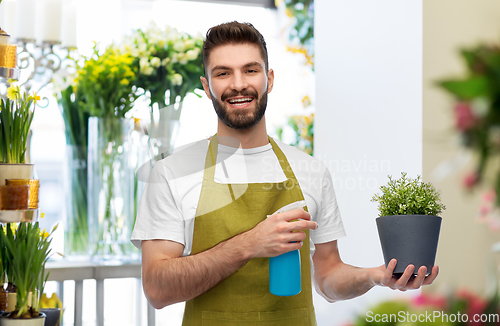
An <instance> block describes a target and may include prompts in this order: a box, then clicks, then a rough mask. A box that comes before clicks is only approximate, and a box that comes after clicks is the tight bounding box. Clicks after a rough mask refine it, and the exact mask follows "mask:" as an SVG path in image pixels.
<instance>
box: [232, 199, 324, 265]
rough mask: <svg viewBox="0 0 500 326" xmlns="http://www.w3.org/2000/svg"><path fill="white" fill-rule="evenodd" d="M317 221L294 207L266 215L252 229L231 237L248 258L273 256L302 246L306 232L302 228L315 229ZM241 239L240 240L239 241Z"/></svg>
mask: <svg viewBox="0 0 500 326" xmlns="http://www.w3.org/2000/svg"><path fill="white" fill-rule="evenodd" d="M317 228H318V223H316V222H313V221H311V215H310V214H309V213H308V212H306V211H304V210H302V209H294V210H291V211H288V212H284V213H277V214H273V215H270V216H268V217H267V218H266V219H265V220H264V221H262V222H260V223H259V224H257V225H256V226H255V227H254V228H253V229H251V230H249V231H247V232H245V233H242V234H240V235H238V236H236V237H234V238H233V240H237V241H238V242H239V244H238V245H241V246H243V247H244V248H245V249H246V250H248V253H249V258H258V257H275V256H278V255H281V254H283V253H286V252H289V251H292V250H297V249H300V247H302V241H303V240H304V239H305V237H306V234H305V233H304V232H303V231H302V230H306V229H309V230H315V229H317ZM240 241H242V242H240Z"/></svg>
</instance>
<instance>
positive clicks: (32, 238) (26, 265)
mask: <svg viewBox="0 0 500 326" xmlns="http://www.w3.org/2000/svg"><path fill="white" fill-rule="evenodd" d="M56 228H57V226H56V227H54V228H53V229H52V231H51V233H48V232H45V230H43V231H41V230H40V228H39V224H38V222H35V223H19V225H18V227H17V229H15V228H13V227H12V225H11V224H10V223H8V224H7V227H6V228H5V230H4V232H0V237H1V238H2V239H1V242H3V243H4V246H5V251H4V253H5V259H4V261H5V262H6V264H7V265H8V266H7V268H6V270H7V279H8V281H9V284H12V286H11V287H14V288H15V291H16V300H15V301H16V303H15V308H14V310H13V311H11V312H9V313H4V314H3V315H1V316H0V326H10V325H41V326H43V325H44V322H45V315H44V314H43V313H40V309H41V296H42V293H43V290H44V287H45V283H46V281H47V278H48V273H46V272H45V263H46V262H47V260H48V258H49V254H50V252H51V249H50V243H51V242H52V238H51V235H52V233H53V232H54V231H55V230H56ZM7 308H9V306H8V307H7ZM9 310H10V309H9ZM27 319H29V321H27Z"/></svg>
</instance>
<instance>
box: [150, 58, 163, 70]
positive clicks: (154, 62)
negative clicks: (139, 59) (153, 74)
mask: <svg viewBox="0 0 500 326" xmlns="http://www.w3.org/2000/svg"><path fill="white" fill-rule="evenodd" d="M151 65H152V66H153V67H155V68H158V67H159V66H160V65H161V59H160V58H158V57H153V59H151Z"/></svg>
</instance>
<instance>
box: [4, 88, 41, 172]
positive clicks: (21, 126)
mask: <svg viewBox="0 0 500 326" xmlns="http://www.w3.org/2000/svg"><path fill="white" fill-rule="evenodd" d="M38 100H40V97H39V96H37V95H36V94H31V95H28V93H26V92H24V93H23V92H22V91H21V88H20V87H19V86H15V85H11V86H10V87H9V89H8V90H7V99H3V98H2V99H0V163H25V153H26V149H27V147H26V145H27V141H28V133H29V131H30V127H31V122H32V121H33V115H34V113H35V106H36V102H37V101H38Z"/></svg>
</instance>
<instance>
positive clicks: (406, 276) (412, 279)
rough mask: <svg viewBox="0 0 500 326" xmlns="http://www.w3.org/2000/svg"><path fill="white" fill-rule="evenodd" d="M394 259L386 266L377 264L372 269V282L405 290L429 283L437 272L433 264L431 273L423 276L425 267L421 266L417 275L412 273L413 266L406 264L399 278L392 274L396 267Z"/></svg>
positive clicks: (436, 267)
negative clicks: (377, 265)
mask: <svg viewBox="0 0 500 326" xmlns="http://www.w3.org/2000/svg"><path fill="white" fill-rule="evenodd" d="M396 263H397V261H396V259H392V260H391V261H390V262H389V265H388V266H387V268H385V265H382V266H379V267H377V268H374V269H373V273H372V275H371V279H372V282H373V283H374V284H376V285H380V286H386V287H389V288H391V289H393V290H399V291H406V290H416V289H419V288H420V287H421V286H422V285H429V284H431V283H432V282H433V281H434V279H435V278H436V277H437V275H438V273H439V267H438V266H434V267H433V268H432V271H431V274H429V275H427V276H425V274H426V273H427V267H425V266H421V267H420V268H419V270H418V272H417V275H416V276H414V275H413V271H414V269H415V266H413V265H408V266H407V267H406V269H405V271H404V273H403V275H401V277H400V278H396V277H395V276H393V275H392V274H393V271H394V268H396Z"/></svg>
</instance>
